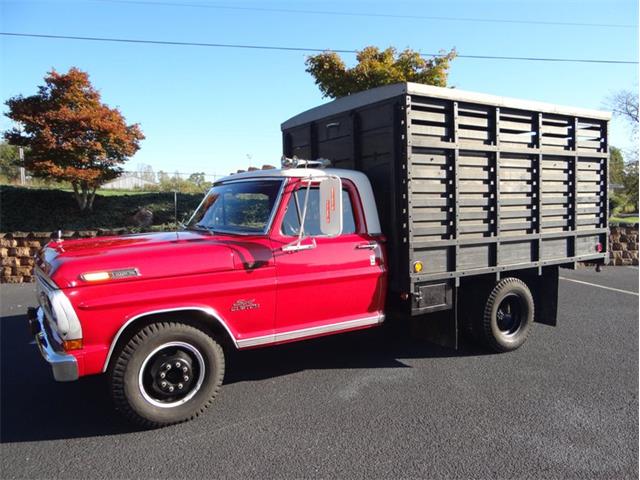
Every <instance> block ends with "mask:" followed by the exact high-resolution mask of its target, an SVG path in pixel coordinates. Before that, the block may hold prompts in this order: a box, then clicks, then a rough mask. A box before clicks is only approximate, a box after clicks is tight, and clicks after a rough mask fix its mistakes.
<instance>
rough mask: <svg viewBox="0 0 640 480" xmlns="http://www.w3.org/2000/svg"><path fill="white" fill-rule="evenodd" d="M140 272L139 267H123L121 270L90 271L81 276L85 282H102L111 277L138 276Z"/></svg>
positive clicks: (114, 278)
mask: <svg viewBox="0 0 640 480" xmlns="http://www.w3.org/2000/svg"><path fill="white" fill-rule="evenodd" d="M138 276H140V272H139V271H138V269H137V268H133V267H131V268H121V269H119V270H105V271H102V272H88V273H83V274H82V275H80V278H81V279H82V280H84V281H85V282H101V281H104V280H109V279H113V280H116V279H119V278H127V277H138Z"/></svg>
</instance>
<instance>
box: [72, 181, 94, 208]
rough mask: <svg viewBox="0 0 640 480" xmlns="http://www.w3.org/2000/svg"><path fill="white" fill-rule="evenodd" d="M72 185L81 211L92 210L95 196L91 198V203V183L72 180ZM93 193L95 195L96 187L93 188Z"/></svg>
mask: <svg viewBox="0 0 640 480" xmlns="http://www.w3.org/2000/svg"><path fill="white" fill-rule="evenodd" d="M71 185H73V196H74V197H75V199H76V202H78V207H80V211H81V212H86V211H90V210H91V207H92V206H93V198H91V203H89V185H87V182H72V183H71ZM93 195H95V189H94V190H93ZM92 197H93V196H92Z"/></svg>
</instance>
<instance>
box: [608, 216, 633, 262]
mask: <svg viewBox="0 0 640 480" xmlns="http://www.w3.org/2000/svg"><path fill="white" fill-rule="evenodd" d="M609 252H610V257H609V259H610V260H609V265H638V224H637V223H636V224H633V225H632V224H625V223H615V224H611V225H610V234H609Z"/></svg>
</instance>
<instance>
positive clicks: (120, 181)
mask: <svg viewBox="0 0 640 480" xmlns="http://www.w3.org/2000/svg"><path fill="white" fill-rule="evenodd" d="M152 185H156V183H155V182H150V181H149V180H143V179H142V178H138V177H136V176H134V175H128V174H124V175H122V176H120V177H118V178H116V179H115V180H111V181H110V182H107V183H105V184H104V185H102V186H101V187H100V188H105V189H107V190H135V189H137V188H138V189H141V188H144V187H147V186H152Z"/></svg>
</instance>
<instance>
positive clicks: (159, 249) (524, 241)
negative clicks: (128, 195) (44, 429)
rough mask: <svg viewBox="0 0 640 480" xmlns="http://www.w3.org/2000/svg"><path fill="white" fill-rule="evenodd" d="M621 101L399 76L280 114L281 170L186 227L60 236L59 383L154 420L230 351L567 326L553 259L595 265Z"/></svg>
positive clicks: (48, 310)
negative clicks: (611, 127) (613, 108)
mask: <svg viewBox="0 0 640 480" xmlns="http://www.w3.org/2000/svg"><path fill="white" fill-rule="evenodd" d="M607 120H608V114H605V113H603V112H596V111H588V110H581V109H572V108H563V107H557V106H555V105H546V104H540V103H536V102H524V101H520V100H509V99H504V98H498V97H490V96H487V95H478V94H472V93H468V92H462V91H459V90H451V89H441V88H435V87H427V86H424V85H415V84H398V85H391V86H388V87H382V88H379V89H375V90H371V91H367V92H362V93H359V94H355V95H351V96H349V97H346V98H343V99H339V100H336V101H334V102H331V103H329V104H327V105H324V106H321V107H318V108H317V109H313V110H310V111H308V112H305V113H303V114H301V115H298V116H297V117H294V118H292V119H291V120H289V121H287V122H285V124H283V126H282V128H283V134H284V153H285V154H286V156H287V157H293V156H294V155H297V156H300V157H304V158H314V159H316V158H321V157H322V158H325V159H329V161H330V163H331V164H332V165H333V166H334V167H339V168H326V166H327V165H326V164H327V163H329V162H328V161H325V160H319V161H297V160H295V159H288V160H287V161H286V162H285V163H286V166H287V168H282V169H279V170H275V169H273V170H261V171H253V172H247V173H241V174H236V175H231V176H229V177H226V178H223V179H221V180H219V181H217V182H216V183H215V184H214V186H213V188H212V189H211V190H210V191H209V192H208V193H207V194H206V196H205V198H204V200H203V201H202V203H201V204H200V206H199V207H198V209H197V210H196V212H195V213H194V215H193V217H192V218H191V220H189V222H188V224H187V225H186V227H185V229H184V230H183V231H179V232H171V233H158V234H142V235H129V236H122V237H105V238H99V239H85V240H64V241H62V240H58V241H53V242H51V243H49V244H48V245H47V246H46V247H45V248H44V249H43V250H42V251H41V252H40V253H39V254H38V257H37V268H36V278H37V291H38V301H39V307H38V308H33V309H30V311H29V315H28V316H29V324H30V327H31V329H32V332H33V334H34V335H35V337H36V340H37V343H38V346H39V348H40V350H41V353H42V355H43V356H44V358H45V359H46V360H47V361H48V362H49V363H50V364H51V367H52V369H53V375H54V377H55V379H56V380H59V381H70V380H76V379H78V378H79V377H82V376H86V375H93V374H100V373H106V374H107V375H108V377H109V380H110V383H111V390H112V394H113V398H114V401H115V404H116V406H117V408H118V409H120V410H121V411H122V412H123V413H124V414H125V415H127V416H128V417H129V418H131V419H132V420H134V421H136V422H138V423H142V424H145V425H149V426H161V425H167V424H171V423H176V422H180V421H184V420H188V419H191V418H193V417H196V416H197V415H199V414H200V413H201V412H203V411H204V409H205V408H206V407H207V406H208V405H209V404H210V403H211V402H212V400H213V398H214V397H215V395H216V393H217V392H218V389H219V388H220V386H221V384H222V380H223V376H224V369H225V354H224V352H225V350H226V349H228V348H238V349H244V348H254V347H261V346H266V345H276V344H280V343H284V342H291V341H296V340H302V339H308V338H313V337H318V336H321V335H328V334H333V333H339V332H346V331H351V330H356V329H362V328H367V327H373V326H376V325H379V324H380V323H381V322H383V321H384V320H385V316H386V317H389V316H390V314H394V317H395V316H400V317H405V318H411V319H412V321H414V322H418V323H420V324H421V325H422V326H423V327H424V330H425V331H426V333H427V335H428V336H429V337H430V338H431V339H432V340H434V341H436V342H438V343H440V344H444V345H449V346H451V347H454V348H455V347H457V345H458V341H459V338H460V337H461V336H462V334H466V336H467V337H470V338H473V339H476V340H478V341H480V342H482V343H484V344H485V345H486V346H487V347H488V348H491V349H493V350H495V351H499V352H504V351H510V350H514V349H516V348H518V347H519V346H520V345H522V344H523V343H524V342H525V340H526V338H527V336H528V334H529V333H530V331H531V328H532V323H533V322H534V319H535V321H538V322H542V323H547V324H551V325H554V324H555V322H556V306H557V282H558V266H560V265H567V266H572V265H574V264H575V262H577V261H582V260H589V261H595V262H602V261H604V259H605V256H606V235H607V223H606V219H607V158H608V149H607V136H606V132H607Z"/></svg>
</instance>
